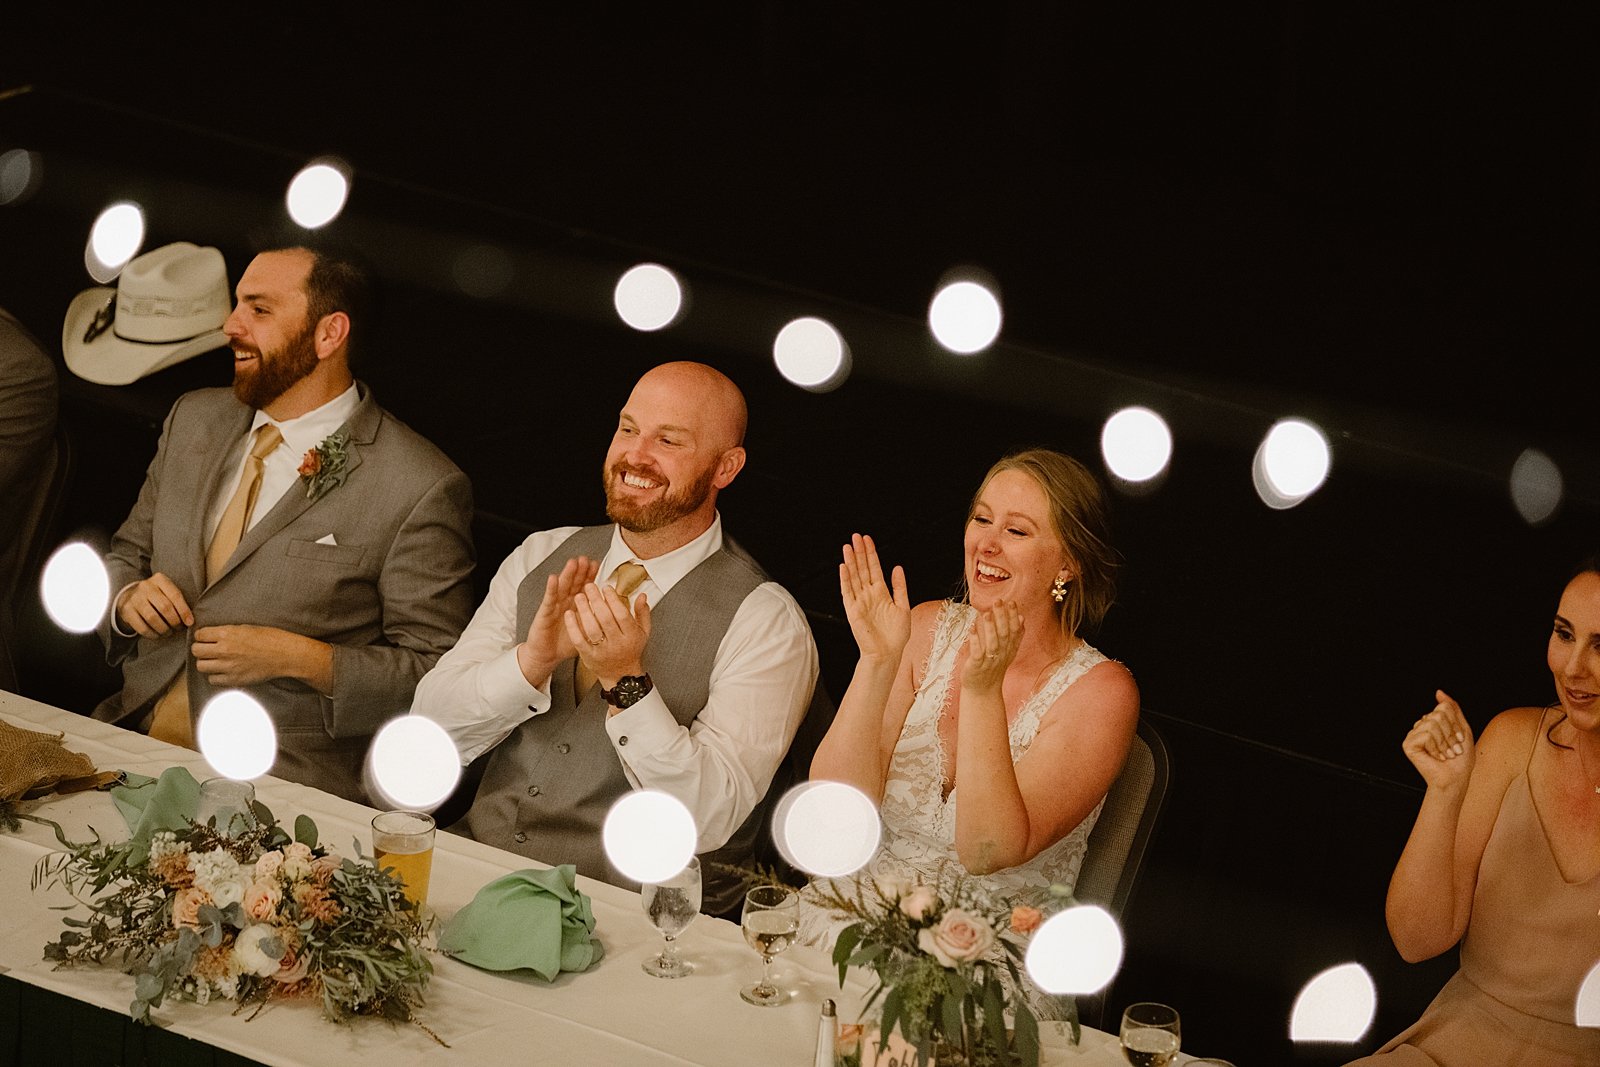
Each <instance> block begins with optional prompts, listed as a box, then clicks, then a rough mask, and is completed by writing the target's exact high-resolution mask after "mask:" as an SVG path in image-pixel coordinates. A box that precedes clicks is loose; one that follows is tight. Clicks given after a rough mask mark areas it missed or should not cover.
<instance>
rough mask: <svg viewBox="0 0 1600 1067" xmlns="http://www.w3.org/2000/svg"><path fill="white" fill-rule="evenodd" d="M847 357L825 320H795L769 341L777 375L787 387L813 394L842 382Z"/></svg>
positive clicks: (847, 371) (842, 342) (845, 350)
mask: <svg viewBox="0 0 1600 1067" xmlns="http://www.w3.org/2000/svg"><path fill="white" fill-rule="evenodd" d="M849 358H850V353H849V348H848V347H847V346H846V345H845V343H844V338H843V337H842V336H841V335H840V334H839V331H838V330H836V329H834V327H833V324H832V323H830V322H828V321H827V320H825V319H818V318H812V317H809V316H808V317H806V318H799V319H795V320H794V321H793V322H791V323H789V324H788V325H787V326H785V327H784V328H783V329H781V330H779V331H778V336H777V338H776V339H775V340H774V341H773V342H772V361H773V362H774V363H776V364H777V365H778V373H779V374H782V375H783V377H784V379H785V380H786V381H788V382H790V383H791V384H793V385H798V386H799V387H800V388H802V389H809V390H811V391H812V392H816V393H822V392H826V391H828V390H829V389H832V388H834V387H836V386H837V385H838V384H839V383H840V382H842V381H843V380H844V379H845V377H846V376H847V375H848V374H849V370H848V366H847V364H848V362H849Z"/></svg>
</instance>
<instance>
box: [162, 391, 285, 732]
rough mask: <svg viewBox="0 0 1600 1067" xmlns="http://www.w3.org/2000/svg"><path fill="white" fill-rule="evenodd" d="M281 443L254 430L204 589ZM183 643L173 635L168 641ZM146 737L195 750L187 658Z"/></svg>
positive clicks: (267, 429) (274, 431)
mask: <svg viewBox="0 0 1600 1067" xmlns="http://www.w3.org/2000/svg"><path fill="white" fill-rule="evenodd" d="M282 443H283V434H282V433H281V432H280V431H279V430H278V428H277V427H276V426H274V425H272V424H271V423H270V422H264V423H262V424H261V425H260V426H259V427H257V428H256V437H255V443H254V444H253V445H251V446H250V454H249V455H248V456H246V457H245V461H244V473H243V474H242V475H240V476H239V488H237V489H235V490H234V492H233V499H231V500H229V501H228V506H227V507H226V508H224V509H223V510H222V520H221V521H220V522H218V523H217V532H216V533H215V534H214V535H212V538H211V546H210V547H209V548H208V549H207V550H206V585H208V586H209V585H210V584H211V583H212V582H213V581H215V580H216V577H217V574H218V573H219V572H220V571H221V570H222V567H223V565H224V564H225V563H227V562H228V557H229V556H231V555H233V552H234V549H236V548H238V547H239V542H240V541H241V540H242V539H243V538H244V532H245V530H247V529H248V528H249V526H250V516H251V514H252V513H253V512H254V511H255V509H256V498H257V497H259V496H260V495H261V475H262V472H263V470H264V469H265V467H266V458H267V456H269V455H271V453H272V450H273V449H275V448H277V447H278V446H279V445H280V444H282ZM183 639H184V638H182V637H179V636H177V635H174V636H173V637H171V638H169V640H183ZM150 736H151V737H154V738H155V739H156V740H158V741H165V742H167V743H168V744H172V745H182V746H183V747H184V748H194V747H195V744H194V724H193V721H192V719H191V718H190V715H189V669H188V665H187V658H186V659H185V666H184V669H183V670H181V671H179V672H178V676H177V677H176V678H174V679H173V680H172V684H171V685H169V686H167V691H166V692H165V693H162V694H161V699H160V700H157V701H156V706H155V708H154V710H153V711H152V712H151V716H150Z"/></svg>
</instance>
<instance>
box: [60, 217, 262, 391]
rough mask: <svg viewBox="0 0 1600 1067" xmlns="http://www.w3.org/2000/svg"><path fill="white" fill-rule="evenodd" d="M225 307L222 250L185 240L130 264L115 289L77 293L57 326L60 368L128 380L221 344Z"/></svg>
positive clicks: (228, 305)
mask: <svg viewBox="0 0 1600 1067" xmlns="http://www.w3.org/2000/svg"><path fill="white" fill-rule="evenodd" d="M231 311H232V300H231V298H230V296H229V292H228V269H227V264H226V263H225V262H224V261H223V258H222V253H221V252H219V251H218V250H217V249H215V248H201V247H198V246H196V245H193V244H190V243H188V242H186V241H179V242H176V243H174V244H170V245H164V246H163V247H161V248H157V249H155V250H154V251H151V252H147V253H146V254H144V255H142V256H139V257H138V258H137V259H134V260H133V261H132V262H130V263H129V264H128V265H127V267H125V268H124V269H123V272H122V276H121V278H119V279H118V285H117V288H115V289H112V288H109V287H105V286H96V287H95V288H93V289H86V290H84V291H83V292H81V293H79V294H78V295H77V296H76V297H75V298H74V299H73V301H72V304H71V306H70V307H69V308H68V309H67V317H66V321H65V322H64V323H63V324H62V330H61V347H62V351H63V354H64V355H65V356H66V360H67V366H68V367H69V368H70V369H71V370H72V372H73V373H74V374H76V375H78V376H79V377H80V378H84V379H87V380H88V381H92V382H98V383H100V384H102V385H127V384H128V383H130V382H133V381H137V380H138V379H140V378H143V377H144V376H146V375H148V374H151V373H153V372H155V371H157V370H160V369H161V368H163V367H169V366H171V365H173V364H174V363H178V362H180V361H182V360H185V359H188V358H190V357H191V356H196V355H199V354H200V353H202V352H209V351H210V350H211V349H213V348H219V347H221V346H222V345H224V344H226V343H227V338H226V336H225V335H224V334H223V332H222V325H223V323H225V322H226V321H227V319H228V315H229V313H230V312H231Z"/></svg>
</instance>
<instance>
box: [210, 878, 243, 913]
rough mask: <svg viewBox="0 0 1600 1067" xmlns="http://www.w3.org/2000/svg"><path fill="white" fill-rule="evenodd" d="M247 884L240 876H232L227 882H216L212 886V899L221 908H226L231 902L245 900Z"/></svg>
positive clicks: (236, 902)
mask: <svg viewBox="0 0 1600 1067" xmlns="http://www.w3.org/2000/svg"><path fill="white" fill-rule="evenodd" d="M244 891H245V884H244V882H243V881H241V880H239V879H238V878H230V879H228V880H227V881H225V882H214V883H212V886H211V899H212V901H213V902H214V903H215V904H216V905H217V907H219V908H226V907H227V906H228V905H229V904H238V903H240V902H242V901H243V900H244Z"/></svg>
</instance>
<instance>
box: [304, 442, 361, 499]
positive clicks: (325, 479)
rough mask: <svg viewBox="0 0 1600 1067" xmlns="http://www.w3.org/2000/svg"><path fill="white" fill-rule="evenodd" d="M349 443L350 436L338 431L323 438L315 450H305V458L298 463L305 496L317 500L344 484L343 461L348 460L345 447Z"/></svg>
mask: <svg viewBox="0 0 1600 1067" xmlns="http://www.w3.org/2000/svg"><path fill="white" fill-rule="evenodd" d="M349 443H350V435H349V434H348V433H345V432H344V431H343V430H340V431H339V432H338V433H335V434H329V435H328V436H327V437H324V438H323V439H322V443H321V444H320V445H318V446H317V447H316V448H308V449H306V454H305V458H303V459H302V460H301V461H300V477H302V478H304V479H305V481H306V496H308V497H310V498H311V499H312V500H317V499H320V498H321V497H322V495H323V494H324V493H326V492H327V491H328V490H330V489H332V488H334V487H335V486H339V485H343V484H344V479H345V469H344V467H345V461H346V460H347V459H348V458H349V453H348V452H347V451H346V449H345V446H346V445H348V444H349Z"/></svg>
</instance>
